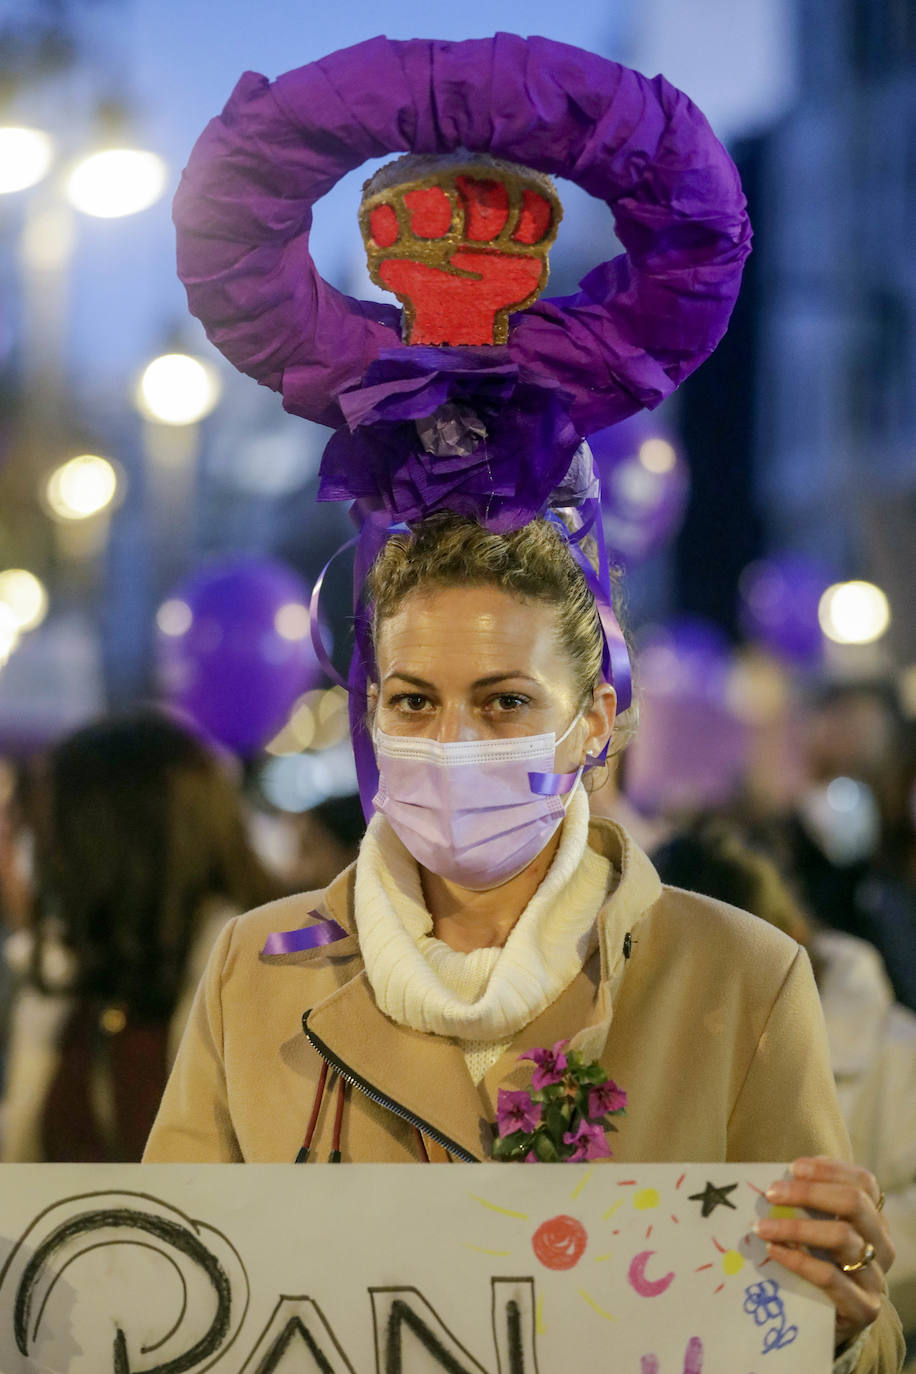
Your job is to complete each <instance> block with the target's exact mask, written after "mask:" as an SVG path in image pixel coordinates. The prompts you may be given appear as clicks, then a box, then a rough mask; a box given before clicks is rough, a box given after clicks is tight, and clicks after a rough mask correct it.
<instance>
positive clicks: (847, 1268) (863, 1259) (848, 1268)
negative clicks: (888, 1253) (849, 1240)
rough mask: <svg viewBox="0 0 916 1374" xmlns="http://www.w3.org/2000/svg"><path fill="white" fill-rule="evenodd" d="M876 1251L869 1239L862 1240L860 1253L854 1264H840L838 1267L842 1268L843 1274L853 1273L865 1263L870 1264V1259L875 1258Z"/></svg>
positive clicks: (862, 1267) (863, 1266)
mask: <svg viewBox="0 0 916 1374" xmlns="http://www.w3.org/2000/svg"><path fill="white" fill-rule="evenodd" d="M877 1253H878V1252H877V1251H876V1249H875V1247H874V1246H873V1245H872V1243H871V1241H870V1240H863V1242H862V1253H861V1255H860V1256H859V1258H858V1259H857V1260H856V1262H855V1264H841V1265H840V1268H841V1269H842V1271H843V1273H844V1274H855V1273H857V1272H858V1270H860V1269H864V1268H865V1266H866V1265H867V1264H871V1262H872V1260H873V1259H874V1258H875V1255H876V1254H877Z"/></svg>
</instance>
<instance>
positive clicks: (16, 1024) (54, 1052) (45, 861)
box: [2, 710, 281, 1163]
mask: <svg viewBox="0 0 916 1374" xmlns="http://www.w3.org/2000/svg"><path fill="white" fill-rule="evenodd" d="M35 802H36V813H37V814H36V816H35V823H36V824H35V833H36V844H35V873H34V884H35V893H34V900H33V903H32V906H33V911H32V914H31V920H30V922H29V924H28V926H27V927H26V928H25V929H23V930H21V931H19V932H18V933H17V934H16V935H14V936H12V937H11V938H10V939H9V940H8V941H7V947H6V949H7V958H8V959H9V961H10V963H11V964H12V965H13V966H14V967H15V969H16V970H17V972H18V975H19V978H18V983H19V985H18V988H17V989H16V991H15V993H14V1001H13V1008H12V1018H11V1026H10V1042H9V1059H8V1067H7V1078H6V1087H5V1095H4V1100H3V1103H2V1111H3V1128H2V1156H3V1159H4V1161H5V1162H7V1163H12V1162H19V1163H27V1162H33V1161H75V1160H80V1161H87V1162H94V1161H105V1160H122V1161H127V1162H130V1161H136V1160H139V1158H140V1154H141V1152H142V1149H143V1143H144V1141H145V1139H146V1136H147V1134H148V1133H149V1128H150V1124H151V1122H152V1119H153V1116H154V1115H155V1112H156V1108H157V1105H158V1102H159V1099H160V1097H161V1095H162V1090H163V1087H164V1084H165V1080H166V1077H167V1075H168V1069H169V1065H170V1063H171V1061H172V1059H173V1058H174V1052H175V1048H176V1046H177V1043H178V1040H179V1038H180V1036H181V1033H182V1031H183V1029H184V1023H185V1020H186V1019H187V1014H188V1010H189V1007H190V1001H191V997H192V995H193V992H194V988H195V987H196V984H197V982H198V980H199V978H200V975H201V973H202V971H203V967H204V965H205V962H206V959H207V956H208V954H209V951H210V947H211V945H212V944H213V941H214V940H215V938H216V936H217V934H218V933H219V931H220V930H221V929H222V926H223V923H224V922H225V921H226V919H227V918H228V917H229V916H232V915H237V914H238V912H239V911H243V910H245V909H246V907H249V906H251V905H253V904H257V903H259V902H264V901H267V900H269V899H270V898H271V897H274V896H277V895H279V893H280V891H281V888H280V886H279V884H276V883H275V882H274V881H273V880H272V879H271V878H270V876H269V875H268V874H267V873H266V872H265V871H264V870H263V868H262V866H261V864H260V862H259V860H258V858H257V857H256V855H255V854H254V852H253V851H252V849H251V846H250V844H249V843H248V840H247V837H246V833H245V826H244V819H243V816H242V810H241V806H240V804H239V798H238V794H237V792H236V788H235V786H234V784H233V782H232V780H231V778H230V777H229V776H228V775H227V774H226V772H225V769H224V768H223V766H222V765H221V763H220V761H219V760H218V759H217V758H216V757H215V755H213V754H212V753H211V752H210V750H209V749H207V748H206V747H205V746H204V745H203V744H202V743H201V742H200V740H198V739H197V738H196V737H195V736H194V735H193V734H191V733H190V732H189V731H188V730H187V729H185V728H184V727H183V726H181V725H179V724H178V723H177V721H174V720H172V719H170V718H169V717H168V716H165V715H163V714H162V713H160V712H158V711H154V710H145V711H137V712H135V713H133V714H131V715H127V716H123V717H120V718H117V719H113V720H104V721H99V722H97V723H96V724H93V725H90V726H87V727H86V728H84V729H82V730H79V731H77V732H76V733H75V734H73V735H71V736H69V737H68V738H67V739H65V740H63V741H61V743H60V744H58V745H56V746H55V747H54V748H53V749H52V750H51V752H50V754H49V756H48V759H47V761H46V765H45V767H44V770H43V773H42V776H41V777H40V779H39V782H38V786H37V790H36V799H35Z"/></svg>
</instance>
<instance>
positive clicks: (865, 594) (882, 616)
mask: <svg viewBox="0 0 916 1374" xmlns="http://www.w3.org/2000/svg"><path fill="white" fill-rule="evenodd" d="M817 614H818V620H819V621H820V626H821V629H822V630H823V632H824V634H825V635H826V636H827V638H828V639H831V640H833V642H834V643H835V644H874V643H875V641H876V640H878V639H880V638H881V636H882V635H883V634H884V633H885V631H886V630H887V628H888V626H889V625H890V622H891V609H890V605H889V603H888V599H887V597H886V596H885V594H884V592H883V591H882V590H881V588H880V587H876V586H875V584H874V583H873V582H861V581H855V582H835V583H834V585H833V586H832V587H828V588H827V590H826V591H825V592H824V595H823V596H822V597H821V599H820V604H819V606H818V611H817Z"/></svg>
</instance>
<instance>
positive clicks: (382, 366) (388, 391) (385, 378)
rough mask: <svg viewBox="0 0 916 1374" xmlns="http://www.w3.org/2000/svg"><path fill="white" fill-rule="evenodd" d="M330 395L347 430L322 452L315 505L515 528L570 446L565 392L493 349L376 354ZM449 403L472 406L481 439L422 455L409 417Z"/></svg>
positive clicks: (574, 445) (547, 488) (535, 510)
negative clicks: (365, 505)
mask: <svg viewBox="0 0 916 1374" xmlns="http://www.w3.org/2000/svg"><path fill="white" fill-rule="evenodd" d="M339 399H340V405H341V409H342V410H343V412H344V414H345V416H346V419H347V425H348V427H349V428H341V429H339V430H338V431H337V433H336V434H335V435H334V436H333V438H332V439H331V440H330V441H329V443H328V445H327V448H326V449H325V451H324V456H323V458H322V461H321V482H320V485H319V488H318V499H319V501H338V500H344V499H349V500H365V501H367V502H369V503H371V504H372V506H373V507H375V508H380V509H382V510H384V511H385V513H386V514H387V516H388V517H389V519H390V520H418V519H420V518H422V517H423V516H425V515H430V514H432V513H433V511H437V510H450V511H454V512H456V513H457V514H460V515H468V516H471V517H473V518H475V519H479V520H482V521H483V522H484V523H485V524H486V525H488V527H489V528H490V529H494V530H507V529H516V528H518V527H519V526H521V525H525V524H527V523H528V522H529V521H531V520H533V519H534V518H535V517H536V516H538V515H540V514H541V513H542V512H543V511H544V510H545V508H546V506H547V502H548V500H549V499H550V495H551V492H552V491H553V490H554V488H555V487H556V486H557V485H558V484H559V483H560V482H561V481H562V480H563V478H564V477H565V475H566V473H567V472H568V470H569V467H570V464H571V462H572V459H573V455H574V454H575V452H576V450H577V449H578V447H579V435H578V434H577V433H576V430H575V428H574V426H573V424H572V421H571V420H570V418H569V407H570V405H571V403H572V399H573V398H572V396H571V395H570V394H569V393H567V392H564V391H563V390H562V389H561V388H560V387H559V386H558V385H557V384H556V382H555V381H554V380H553V379H552V378H551V377H549V376H546V375H538V374H535V373H532V372H531V371H530V370H528V369H523V368H519V367H518V366H517V365H516V364H515V363H513V362H511V361H510V360H509V357H508V354H507V351H506V350H505V349H502V348H425V347H423V348H421V347H413V348H408V349H399V350H395V351H390V352H386V353H383V354H381V355H380V357H379V358H378V359H377V360H376V361H375V362H374V363H373V364H372V365H371V366H370V367H369V369H368V371H367V372H366V375H365V377H364V378H363V380H362V383H361V384H360V386H359V387H357V388H354V389H352V390H348V391H345V392H343V393H342V394H341V396H340V398H339ZM450 402H458V403H460V404H462V405H466V406H467V407H469V408H470V409H471V410H473V412H474V413H475V414H476V415H477V417H478V418H479V420H480V421H481V422H482V424H483V427H484V429H485V437H484V438H483V439H482V441H481V442H480V443H479V445H477V446H476V447H475V448H474V449H473V450H472V451H471V452H470V453H463V454H462V453H448V454H443V455H437V454H434V453H429V452H427V451H426V449H425V448H424V444H423V441H422V439H421V436H420V433H419V431H418V428H417V421H418V420H420V419H425V418H426V417H428V416H430V415H433V414H435V412H436V411H437V410H438V409H439V408H440V407H442V406H443V405H446V404H447V403H450Z"/></svg>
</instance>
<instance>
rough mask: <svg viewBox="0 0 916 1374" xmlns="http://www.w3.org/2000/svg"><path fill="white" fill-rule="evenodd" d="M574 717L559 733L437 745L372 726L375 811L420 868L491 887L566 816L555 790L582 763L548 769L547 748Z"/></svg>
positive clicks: (570, 784) (572, 778)
mask: <svg viewBox="0 0 916 1374" xmlns="http://www.w3.org/2000/svg"><path fill="white" fill-rule="evenodd" d="M580 716H581V712H580V713H579V715H577V716H576V717H575V719H574V720H573V721H572V723H571V724H570V725H569V727H568V728H567V729H566V730H565V731H564V732H563V734H562V735H561V736H560V738H559V739H557V738H556V736H555V734H554V733H553V732H552V731H551V733H550V734H547V735H522V736H520V737H519V738H515V739H490V740H478V739H473V740H454V741H452V740H449V741H447V742H446V743H444V744H442V743H440V742H439V741H438V740H432V739H415V738H414V739H411V738H406V737H405V736H403V735H387V734H385V732H384V731H382V730H376V733H375V748H376V758H377V761H378V771H379V788H378V792H377V793H376V796H375V799H374V805H375V808H376V810H377V811H380V812H381V813H382V815H383V816H384V817H385V818H386V820H387V821H388V823H389V825H390V826H391V828H392V830H394V832H395V834H396V835H397V836H398V837H399V839H400V840H401V842H402V843H403V845H404V846H405V848H406V849H407V850H408V851H409V852H410V853H411V854H412V855H413V857H414V858H415V859H416V861H417V863H418V864H421V865H422V866H423V868H426V869H428V870H429V871H430V872H431V873H438V874H439V875H440V877H443V878H448V879H450V880H451V881H452V882H455V883H460V885H461V886H462V887H467V888H470V889H471V890H472V891H474V892H483V891H485V890H486V889H487V888H491V887H499V885H500V884H501V883H505V882H508V880H509V879H510V878H514V877H515V875H516V874H517V873H521V871H522V869H523V868H525V867H527V865H528V864H529V863H530V862H531V860H532V859H533V858H535V856H536V855H538V854H540V852H541V850H542V849H543V848H544V846H545V845H546V844H547V842H548V840H549V839H550V838H551V836H552V835H553V834H554V832H555V831H556V829H557V827H558V826H559V824H560V822H561V821H562V820H563V817H564V816H565V814H566V806H565V803H564V800H563V796H569V794H570V793H571V792H572V789H573V788H574V787H575V785H576V783H577V782H578V780H579V777H580V775H581V773H582V769H581V768H580V769H579V770H578V771H577V772H575V773H571V774H567V775H556V774H554V772H553V769H554V754H555V752H556V748H557V745H558V744H562V742H563V740H565V739H566V737H567V735H568V734H569V732H570V731H571V730H572V728H573V726H574V725H575V724H576V722H577V721H578V720H579V718H580ZM558 789H559V791H558ZM560 792H562V794H563V795H560V794H559V793H560Z"/></svg>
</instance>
